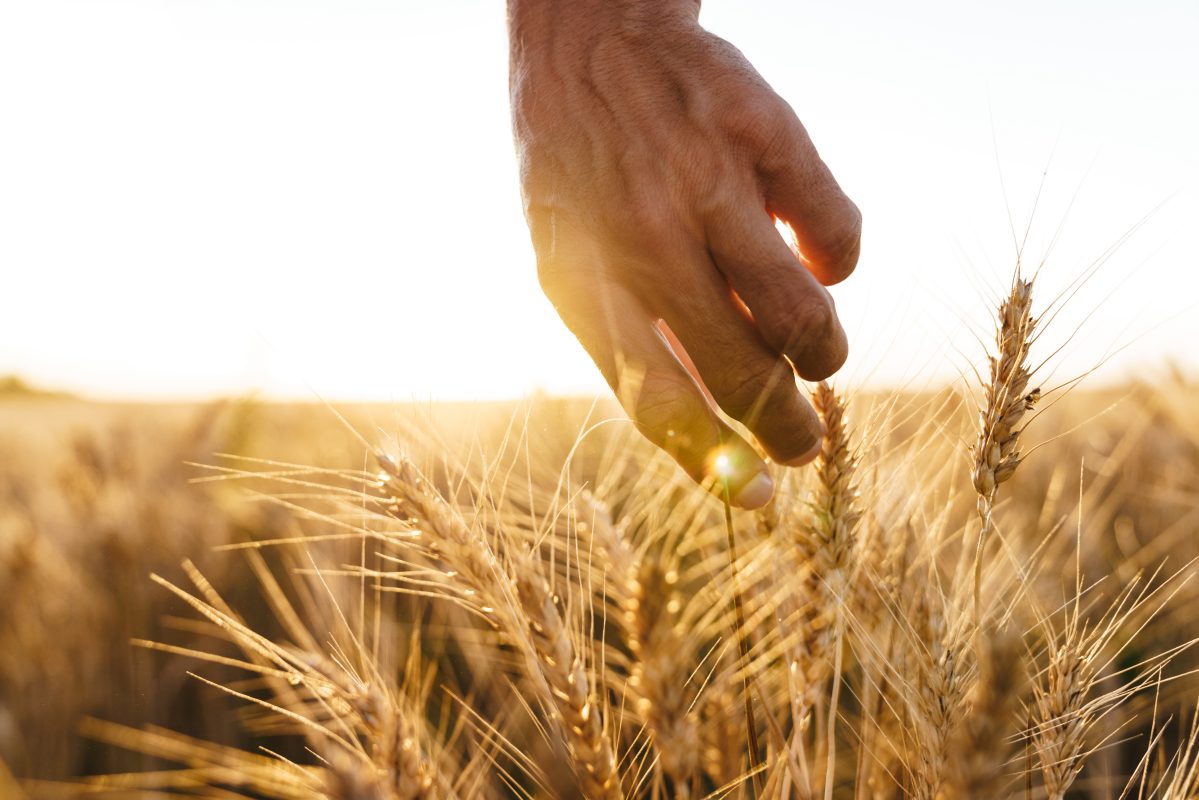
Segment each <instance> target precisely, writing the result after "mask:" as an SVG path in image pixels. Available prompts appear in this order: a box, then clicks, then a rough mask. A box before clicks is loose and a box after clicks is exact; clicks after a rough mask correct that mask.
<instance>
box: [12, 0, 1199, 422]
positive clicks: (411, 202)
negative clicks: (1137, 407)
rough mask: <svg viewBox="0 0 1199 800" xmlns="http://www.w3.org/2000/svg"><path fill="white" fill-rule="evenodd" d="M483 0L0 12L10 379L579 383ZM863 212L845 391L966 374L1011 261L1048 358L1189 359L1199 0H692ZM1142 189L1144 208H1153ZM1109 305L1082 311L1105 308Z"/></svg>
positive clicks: (474, 390)
mask: <svg viewBox="0 0 1199 800" xmlns="http://www.w3.org/2000/svg"><path fill="white" fill-rule="evenodd" d="M503 5H504V4H503V2H502V0H485V1H484V0H441V1H440V2H433V0H426V2H415V0H391V2H383V1H382V0H286V2H285V1H284V0H4V2H3V3H0V118H2V120H3V121H2V122H0V375H3V374H5V373H8V372H17V373H20V374H22V375H23V376H25V377H27V378H29V379H32V380H34V381H36V382H39V383H43V384H48V385H51V386H55V387H60V388H67V389H73V390H78V391H83V392H88V393H92V394H96V395H99V396H105V397H132V396H155V397H197V396H206V395H211V394H216V393H241V392H245V391H250V390H259V391H263V392H266V393H268V394H271V395H276V396H284V397H298V398H301V399H313V398H314V397H315V396H316V395H318V394H319V395H320V396H324V397H330V398H339V399H352V398H372V399H395V400H407V399H414V398H415V399H424V398H469V397H481V396H482V397H509V396H515V395H520V394H523V393H525V392H528V391H530V390H533V389H535V388H544V389H548V390H551V391H592V390H595V389H597V388H599V387H600V386H601V383H600V381H599V379H598V376H597V374H596V373H595V370H594V368H593V367H592V366H591V364H590V362H589V361H588V360H587V358H586V356H585V354H584V353H583V351H582V350H581V348H579V347H578V345H577V344H575V342H574V341H573V339H572V338H571V337H570V336H569V334H568V333H566V331H565V330H564V329H563V328H562V327H561V325H560V323H559V322H558V321H557V318H556V316H555V315H554V313H553V310H552V309H551V308H550V306H549V304H548V303H547V302H546V301H545V300H544V299H543V298H542V296H541V294H540V292H539V290H538V287H537V282H536V278H535V276H534V268H533V261H532V255H531V250H530V247H529V245H528V240H527V234H526V232H525V229H524V223H523V219H522V216H521V211H520V204H519V199H518V195H517V184H516V177H515V167H514V162H513V155H512V144H511V136H510V132H509V127H508V109H507V96H506V92H507V74H506V72H507V55H506V38H505V37H506V32H505V27H504V8H503ZM702 19H703V21H704V23H705V24H706V25H707V26H708V27H709V28H711V29H712V30H714V31H716V32H717V33H720V34H721V35H723V36H725V37H726V38H728V39H730V40H731V41H732V42H734V43H735V44H736V45H737V46H738V47H740V48H741V49H742V50H743V51H744V52H745V53H746V54H747V55H748V56H749V58H750V59H751V60H752V61H753V62H754V64H755V65H756V66H757V67H758V69H759V70H760V71H761V72H762V73H763V75H764V76H765V77H766V78H767V80H769V81H770V82H771V83H772V84H773V85H774V87H775V88H776V89H777V90H778V91H779V92H780V93H781V94H782V95H783V96H784V97H786V98H787V99H788V100H789V101H790V102H791V103H792V105H793V106H794V107H795V108H796V109H797V111H798V112H799V114H800V116H801V118H803V119H804V121H805V123H806V124H807V126H808V128H809V130H810V132H811V134H812V136H813V138H814V140H815V141H816V143H817V146H818V147H819V148H820V150H821V152H822V154H823V155H824V156H825V158H826V160H827V161H828V162H829V164H830V165H831V166H832V168H833V171H834V172H835V173H836V174H837V176H838V177H839V179H840V181H841V183H842V185H843V186H844V187H845V188H846V189H847V191H848V192H849V193H850V195H851V196H852V197H853V198H854V199H855V200H856V201H857V202H858V204H859V205H860V206H861V207H862V209H863V212H864V215H865V220H866V228H865V238H864V245H863V257H862V261H861V263H860V265H859V268H858V272H857V273H856V274H855V276H854V277H853V278H852V279H851V280H850V281H849V282H848V283H846V284H845V285H843V286H842V287H838V288H837V289H836V290H835V296H836V298H837V302H838V307H839V309H840V311H841V313H842V317H843V319H844V321H845V323H846V327H847V329H848V330H849V332H850V341H851V348H852V350H853V354H852V355H851V361H850V364H849V365H848V367H847V370H846V374H847V375H848V377H849V379H851V380H853V381H856V382H861V381H866V380H874V381H884V382H899V381H905V380H906V381H912V380H916V381H918V382H921V383H922V382H924V381H925V380H927V379H930V377H931V379H939V378H947V377H953V376H954V375H956V374H957V373H958V372H959V371H961V370H964V369H967V365H968V364H969V363H971V361H974V362H977V361H979V360H980V359H981V355H980V345H979V344H978V342H977V341H976V340H975V339H974V338H973V333H972V331H973V330H981V329H983V328H984V326H985V325H986V324H987V319H988V317H987V314H988V307H989V306H990V304H991V298H992V297H993V296H994V295H995V294H996V293H997V292H998V291H999V290H1001V289H1002V288H1003V287H1004V286H1005V285H1006V282H1007V278H1008V277H1009V275H1010V270H1011V266H1012V263H1013V245H1012V236H1011V232H1010V228H1009V222H1008V212H1007V206H1005V199H1004V190H1003V188H1001V182H1000V174H1002V176H1003V182H1004V184H1005V185H1006V193H1007V200H1008V205H1010V209H1011V212H1012V216H1013V218H1014V219H1015V221H1016V224H1017V226H1018V227H1020V228H1021V229H1023V226H1024V225H1025V223H1026V222H1027V221H1028V219H1029V216H1030V210H1031V208H1032V204H1033V200H1034V197H1035V195H1036V191H1037V186H1038V184H1039V183H1040V181H1041V175H1042V172H1043V171H1044V168H1045V166H1046V165H1047V164H1048V165H1049V172H1048V177H1047V180H1046V190H1045V193H1044V195H1043V197H1042V201H1041V205H1040V207H1039V209H1038V211H1037V213H1036V215H1035V217H1034V224H1033V233H1032V236H1031V238H1030V240H1029V241H1030V243H1029V248H1028V253H1029V255H1030V257H1032V259H1033V260H1034V261H1036V260H1039V258H1040V256H1042V255H1043V254H1044V253H1045V252H1046V249H1047V246H1048V242H1049V240H1050V238H1051V237H1052V235H1053V233H1054V231H1055V230H1056V229H1057V227H1058V225H1059V223H1060V222H1061V221H1062V219H1063V217H1064V216H1065V212H1066V209H1067V206H1069V204H1070V199H1071V197H1072V196H1075V193H1076V192H1077V200H1076V201H1075V203H1074V206H1073V210H1072V211H1071V212H1070V214H1069V217H1068V219H1067V221H1066V225H1065V228H1064V230H1063V232H1062V235H1061V236H1060V238H1059V239H1058V242H1057V244H1056V245H1055V247H1054V249H1053V251H1052V253H1051V255H1050V258H1049V261H1048V264H1047V266H1046V272H1045V275H1044V279H1043V281H1042V288H1043V293H1044V294H1045V295H1047V294H1049V293H1051V292H1053V291H1056V290H1057V289H1059V288H1061V287H1063V286H1065V285H1067V284H1068V283H1069V282H1070V281H1071V280H1072V279H1073V278H1074V277H1075V276H1077V275H1079V274H1080V273H1081V272H1082V271H1083V270H1084V269H1085V268H1086V267H1087V266H1088V265H1089V264H1090V263H1091V262H1092V261H1093V260H1094V259H1095V258H1097V257H1099V256H1101V255H1102V254H1103V253H1104V252H1105V251H1106V250H1107V249H1108V248H1109V246H1111V245H1112V244H1113V243H1115V242H1116V240H1117V239H1119V238H1120V236H1121V235H1122V234H1123V233H1124V232H1125V231H1126V230H1127V229H1129V228H1131V227H1133V226H1134V225H1135V224H1136V223H1137V222H1138V221H1140V220H1141V219H1142V218H1143V217H1144V216H1145V215H1146V214H1148V213H1149V212H1151V211H1153V210H1154V209H1157V210H1156V212H1155V213H1154V214H1153V215H1152V217H1151V218H1150V219H1149V221H1148V222H1147V224H1146V225H1145V226H1144V227H1143V228H1142V229H1141V230H1140V231H1139V232H1138V233H1137V234H1136V236H1135V237H1133V238H1132V239H1131V240H1130V241H1129V242H1128V243H1126V244H1124V245H1123V246H1122V247H1121V248H1120V249H1119V250H1118V251H1117V252H1116V253H1115V255H1114V256H1113V258H1112V259H1111V260H1110V261H1109V262H1108V263H1107V265H1106V266H1105V267H1104V268H1103V269H1102V270H1101V271H1100V272H1099V273H1098V274H1097V276H1096V277H1095V278H1094V279H1093V280H1092V281H1091V282H1090V283H1089V284H1088V285H1087V286H1086V288H1085V289H1084V290H1083V292H1082V293H1081V294H1080V295H1079V296H1078V297H1076V298H1075V299H1074V300H1073V301H1072V303H1071V305H1069V306H1067V309H1066V312H1064V313H1063V314H1062V315H1061V316H1060V317H1059V318H1058V319H1057V320H1056V321H1055V322H1054V327H1055V329H1056V331H1057V333H1058V337H1057V339H1058V340H1062V339H1065V338H1066V337H1067V335H1068V334H1069V333H1070V332H1071V331H1072V330H1073V328H1074V327H1075V325H1076V324H1077V323H1078V322H1079V321H1081V320H1083V318H1084V317H1087V315H1088V314H1090V313H1091V312H1092V311H1094V314H1093V315H1092V316H1090V317H1089V319H1088V320H1087V322H1086V326H1085V327H1084V328H1083V334H1080V335H1079V336H1077V337H1075V338H1074V340H1073V341H1072V342H1071V343H1070V345H1069V346H1068V348H1067V350H1066V352H1065V353H1064V355H1063V356H1062V358H1063V359H1064V361H1063V362H1062V367H1061V370H1060V374H1061V375H1062V377H1069V375H1070V374H1072V373H1074V372H1078V371H1081V370H1085V369H1086V368H1087V367H1089V366H1091V365H1093V364H1095V363H1096V362H1097V361H1099V360H1100V359H1102V358H1103V357H1104V355H1105V352H1106V351H1107V350H1108V349H1109V348H1111V347H1113V346H1116V347H1119V346H1123V345H1127V347H1126V349H1124V350H1123V351H1122V352H1121V353H1120V354H1119V355H1118V356H1117V357H1116V358H1115V359H1113V360H1112V361H1111V362H1109V363H1108V364H1107V365H1106V367H1105V368H1104V370H1103V374H1104V375H1106V376H1107V377H1109V378H1113V379H1114V378H1119V377H1120V376H1121V375H1122V374H1124V372H1125V371H1127V370H1129V369H1136V370H1142V371H1143V370H1146V369H1156V368H1157V367H1159V366H1160V365H1161V364H1163V363H1164V362H1165V361H1166V360H1167V359H1172V360H1174V361H1176V362H1179V363H1181V364H1185V365H1187V366H1188V367H1189V368H1191V369H1195V368H1199V347H1197V346H1196V344H1195V341H1196V338H1197V336H1199V322H1197V319H1199V308H1197V306H1196V297H1199V263H1197V262H1199V256H1197V255H1196V254H1197V253H1199V241H1196V239H1197V233H1196V231H1197V227H1196V224H1195V220H1196V219H1199V148H1197V147H1196V144H1195V143H1196V142H1199V48H1197V47H1196V45H1195V43H1196V41H1199V4H1196V3H1195V2H1193V0H1177V1H1175V0H1145V1H1144V2H1139V3H1136V4H1132V3H1115V2H1095V1H1094V0H1089V1H1086V2H1084V0H1035V1H1034V0H1017V1H1016V2H1011V3H1004V4H1001V5H995V4H980V3H961V2H950V1H949V0H943V1H941V2H926V1H925V0H911V1H910V2H906V3H894V2H890V1H889V0H861V1H859V2H845V3H826V2H810V1H807V2H794V1H793V0H788V1H786V2H784V0H706V2H705V8H704V11H703V14H702ZM1163 203H1164V205H1163ZM1096 306H1099V308H1098V310H1095V308H1096Z"/></svg>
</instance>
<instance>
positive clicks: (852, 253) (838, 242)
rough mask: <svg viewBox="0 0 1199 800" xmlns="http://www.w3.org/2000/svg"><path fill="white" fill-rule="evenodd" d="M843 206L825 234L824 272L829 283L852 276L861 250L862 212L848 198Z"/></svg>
mask: <svg viewBox="0 0 1199 800" xmlns="http://www.w3.org/2000/svg"><path fill="white" fill-rule="evenodd" d="M844 205H845V208H844V210H842V211H841V212H839V213H838V214H837V219H836V221H835V222H832V223H830V225H829V229H828V233H827V239H828V243H827V245H826V248H825V250H826V252H825V254H824V255H825V259H826V263H825V265H824V266H825V269H824V271H825V273H826V277H827V278H828V282H829V283H837V282H840V281H843V280H845V279H846V278H848V277H849V276H850V275H852V274H853V271H854V269H855V268H856V267H857V265H858V256H859V255H860V253H861V249H862V212H861V211H859V210H858V207H857V206H856V205H855V204H854V203H853V202H852V201H850V200H849V199H848V198H847V199H845V201H844Z"/></svg>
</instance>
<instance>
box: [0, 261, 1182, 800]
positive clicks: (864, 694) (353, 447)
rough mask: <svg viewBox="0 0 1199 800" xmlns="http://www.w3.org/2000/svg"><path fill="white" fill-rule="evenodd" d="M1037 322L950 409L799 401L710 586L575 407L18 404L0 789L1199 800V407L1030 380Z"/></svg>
mask: <svg viewBox="0 0 1199 800" xmlns="http://www.w3.org/2000/svg"><path fill="white" fill-rule="evenodd" d="M1035 289H1036V287H1034V286H1033V284H1032V283H1031V282H1028V281H1025V280H1023V279H1021V278H1020V277H1019V276H1017V277H1016V278H1015V279H1014V280H1013V282H1012V284H1011V286H1010V287H1008V290H1007V292H1006V294H1005V296H1004V297H1003V298H1002V301H1001V302H1000V303H999V306H998V310H999V314H998V320H997V323H996V338H995V342H994V344H993V345H992V347H991V349H992V352H991V354H990V361H989V365H987V366H985V367H984V368H983V369H980V370H979V377H978V379H977V380H975V381H973V384H974V385H973V391H966V390H965V389H962V390H950V389H947V390H944V391H942V392H936V393H906V394H905V393H890V394H877V393H873V394H872V393H868V392H861V393H853V392H850V391H847V390H846V389H845V388H844V387H831V386H829V385H826V384H821V385H818V386H816V387H815V388H814V395H813V400H814V404H815V406H816V408H817V410H818V411H819V412H820V414H821V416H822V417H823V420H824V422H825V426H826V430H827V432H826V436H825V441H824V444H823V448H822V451H821V453H820V456H819V458H818V460H817V463H816V464H815V466H814V467H812V468H807V469H803V470H787V471H785V472H783V473H781V475H782V479H781V481H780V485H779V488H778V491H777V493H776V497H775V499H774V501H772V503H771V504H770V505H769V506H767V507H766V508H765V509H763V510H761V511H759V512H739V511H735V512H733V514H732V517H731V525H732V531H733V534H734V537H735V543H736V559H735V561H734V560H733V559H732V558H731V553H730V550H729V547H728V544H727V542H728V539H727V536H728V530H727V528H726V517H725V508H724V507H723V505H722V503H721V502H720V499H719V491H718V489H719V487H695V486H693V485H691V484H690V483H689V482H688V481H687V480H686V479H685V478H682V477H680V476H679V474H678V472H677V470H676V469H675V468H674V467H673V465H672V464H671V463H670V462H669V460H668V459H666V458H665V457H664V456H662V455H661V454H660V453H657V452H656V451H654V450H653V449H652V448H650V447H649V446H648V445H646V444H644V443H643V442H642V441H641V440H640V439H638V438H637V436H636V434H635V433H634V432H631V431H630V430H629V429H628V426H626V425H622V424H610V423H609V422H608V420H609V419H610V418H611V412H610V409H608V408H606V407H602V406H596V405H593V404H588V403H585V402H581V401H569V400H550V399H544V398H540V399H537V398H535V399H533V400H530V401H529V402H527V403H525V404H523V405H521V406H519V407H512V406H498V405H497V406H490V407H484V406H475V407H458V406H448V405H446V406H437V407H430V408H424V409H418V408H393V409H384V408H379V407H351V408H345V409H342V410H341V411H342V413H343V414H344V417H341V416H338V415H336V414H334V413H333V412H332V411H331V410H329V409H326V408H323V407H312V408H305V407H301V406H286V407H285V406H261V405H255V404H252V403H237V404H224V405H213V406H210V407H205V408H195V409H193V408H186V407H177V408H171V407H157V408H154V409H141V408H125V409H122V408H120V407H111V406H106V407H99V406H89V405H88V404H85V403H81V402H76V401H72V400H70V399H66V398H39V397H35V396H30V395H28V394H24V393H18V392H17V389H18V388H20V387H16V386H15V385H14V386H13V387H9V391H8V392H7V395H6V396H7V397H8V398H9V399H6V400H3V401H2V402H0V599H2V601H3V609H4V611H3V615H2V617H0V759H2V762H3V764H4V767H3V769H0V795H3V796H4V797H10V796H11V797H20V796H22V795H27V796H30V797H69V796H78V795H80V794H83V793H87V794H88V795H89V796H90V795H91V794H97V795H100V796H108V797H161V796H172V795H184V796H203V797H215V798H233V797H244V798H283V799H288V800H290V799H291V798H297V799H299V798H322V797H327V798H336V799H337V800H360V799H361V800H364V799H366V798H371V799H372V800H374V799H379V800H383V799H385V798H386V799H387V800H391V799H393V798H516V797H565V798H575V797H585V798H622V797H627V798H641V797H644V798H700V797H728V798H739V797H750V796H757V797H772V798H775V797H799V798H809V797H824V798H830V797H838V798H840V797H844V798H855V800H857V799H859V798H898V797H916V798H927V799H929V800H931V799H932V798H988V797H1013V798H1020V797H1036V798H1041V797H1048V798H1066V797H1078V798H1084V797H1085V798H1117V797H1130V798H1131V797H1136V798H1171V799H1173V800H1182V799H1183V798H1195V797H1199V754H1197V751H1196V746H1197V744H1196V743H1197V739H1196V728H1195V725H1196V720H1197V717H1196V714H1195V706H1196V702H1197V700H1199V677H1196V676H1195V674H1194V673H1193V670H1194V669H1195V667H1196V656H1195V653H1194V652H1192V647H1191V645H1192V644H1193V643H1194V642H1195V641H1196V638H1197V637H1199V616H1197V615H1196V613H1195V609H1196V608H1199V606H1197V605H1196V599H1197V596H1196V593H1197V592H1199V586H1197V585H1196V582H1195V581H1194V580H1192V578H1193V576H1194V572H1195V563H1194V559H1195V557H1196V556H1199V538H1197V537H1196V536H1195V529H1196V523H1197V520H1199V510H1197V509H1199V428H1197V427H1196V425H1197V422H1196V420H1197V417H1196V416H1195V413H1194V409H1195V407H1196V401H1197V399H1199V398H1197V397H1196V392H1197V389H1196V387H1195V386H1194V385H1193V384H1191V383H1188V382H1187V381H1186V380H1184V379H1182V378H1181V377H1178V376H1156V377H1154V378H1153V379H1149V378H1148V377H1147V378H1146V379H1145V380H1144V381H1141V382H1134V383H1130V384H1128V385H1126V386H1124V387H1122V388H1118V389H1106V390H1102V391H1098V390H1096V391H1089V392H1084V391H1073V388H1074V383H1073V382H1070V381H1066V382H1064V383H1059V384H1058V385H1056V386H1039V385H1037V382H1038V380H1039V372H1040V370H1039V366H1040V364H1041V363H1042V361H1037V360H1036V359H1037V358H1040V359H1042V360H1043V359H1045V358H1047V357H1051V355H1052V353H1051V350H1050V349H1049V348H1042V349H1043V350H1044V352H1040V353H1038V347H1039V342H1038V339H1037V337H1038V336H1039V335H1040V334H1041V331H1042V330H1043V325H1042V323H1043V321H1045V320H1046V318H1047V313H1048V312H1051V310H1052V308H1053V301H1052V300H1050V302H1047V303H1046V304H1045V305H1044V306H1043V307H1038V305H1037V297H1036V294H1037V293H1036V291H1035ZM221 454H228V455H221ZM734 586H736V587H737V588H738V589H739V590H740V591H739V594H740V596H741V600H742V601H743V609H741V610H742V612H743V613H741V614H738V613H737V610H736V607H735V604H734V597H733V587H734ZM739 642H740V643H744V645H745V648H746V651H747V652H746V653H745V655H744V656H743V655H742V654H741V652H740V648H739ZM747 712H748V713H747ZM751 721H752V722H751ZM751 735H752V738H754V739H756V740H757V741H758V742H759V743H760V755H755V753H754V749H753V748H751V747H750V746H749V741H750V739H751Z"/></svg>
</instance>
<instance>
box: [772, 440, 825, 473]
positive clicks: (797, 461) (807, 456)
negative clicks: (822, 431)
mask: <svg viewBox="0 0 1199 800" xmlns="http://www.w3.org/2000/svg"><path fill="white" fill-rule="evenodd" d="M823 444H824V442H823V441H822V440H817V442H816V444H814V445H812V449H811V450H809V451H808V452H806V453H804V454H803V455H802V456H797V457H795V458H793V459H791V460H790V461H783V462H782V464H783V466H785V467H802V466H803V465H804V464H810V463H812V461H814V460H815V459H816V456H818V455H820V448H821V447H822V446H823Z"/></svg>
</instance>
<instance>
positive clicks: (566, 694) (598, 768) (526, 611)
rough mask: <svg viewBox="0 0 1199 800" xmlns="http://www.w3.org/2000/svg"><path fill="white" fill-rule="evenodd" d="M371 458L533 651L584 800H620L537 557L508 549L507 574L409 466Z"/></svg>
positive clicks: (389, 487) (611, 759)
mask: <svg viewBox="0 0 1199 800" xmlns="http://www.w3.org/2000/svg"><path fill="white" fill-rule="evenodd" d="M377 459H378V461H379V464H380V466H381V467H382V468H383V475H382V480H381V483H382V484H383V487H382V488H384V489H385V490H386V491H388V492H389V493H390V494H391V496H392V498H393V499H394V500H396V501H397V502H398V503H399V505H400V512H401V514H402V515H406V516H408V517H412V518H415V519H416V520H417V521H418V522H420V523H423V525H424V526H425V528H427V529H428V533H429V534H430V535H431V536H435V537H436V538H437V539H438V543H439V545H440V547H439V548H438V552H439V554H440V556H441V557H442V559H443V560H444V561H445V562H446V563H447V564H448V565H449V566H450V567H451V568H453V569H454V570H456V572H457V573H458V576H459V577H460V578H461V579H462V580H463V581H465V582H466V583H467V584H468V585H469V587H470V589H471V590H472V591H474V592H476V593H477V594H478V595H479V599H480V600H482V601H483V602H485V603H486V611H487V612H488V613H489V614H493V615H495V616H496V617H497V618H498V619H499V620H501V621H502V623H503V624H502V626H501V627H505V628H507V631H506V632H507V633H508V634H509V635H510V636H512V638H514V639H515V640H516V644H518V645H520V646H523V647H527V648H529V650H531V652H529V653H527V655H529V656H530V657H529V659H528V660H529V661H530V662H531V663H532V664H534V665H535V666H536V673H537V674H538V675H539V676H540V677H541V678H542V679H543V681H544V685H543V695H544V696H545V697H544V699H545V700H546V701H547V704H548V706H549V707H550V708H552V709H553V710H554V712H555V718H556V719H557V721H558V722H559V724H560V728H561V730H562V733H563V736H564V738H565V740H566V744H567V747H568V749H569V751H570V754H571V756H572V758H573V766H574V768H575V773H576V775H577V776H578V778H579V783H580V785H581V788H582V789H583V793H584V795H585V797H587V798H588V800H616V799H617V798H620V797H622V790H621V785H620V776H619V775H618V774H617V770H616V758H615V756H614V754H613V752H612V745H611V743H610V742H609V740H608V735H607V730H606V729H605V725H604V715H603V710H602V708H601V707H600V705H599V704H598V703H597V702H596V700H595V698H594V697H593V692H592V686H591V681H590V678H589V676H588V674H587V670H586V669H585V668H584V665H583V661H582V659H581V658H580V657H579V655H578V653H577V651H576V649H575V646H574V642H573V641H572V639H571V637H570V633H569V631H568V629H567V627H566V625H565V623H564V621H563V619H562V614H561V612H560V611H559V610H558V606H557V604H556V603H555V598H554V593H553V590H552V589H551V588H550V584H549V581H548V580H547V579H546V578H545V575H544V574H543V571H542V569H541V566H540V564H539V563H538V562H537V560H536V558H535V557H534V556H533V554H531V553H529V552H527V551H524V550H520V549H519V548H513V549H512V550H513V551H514V552H509V554H508V560H509V567H508V569H505V568H504V567H503V565H501V564H500V563H499V561H498V559H496V557H495V556H494V554H493V552H492V550H491V547H490V545H489V544H488V542H487V540H486V539H485V538H484V537H482V536H478V535H475V534H474V533H473V532H472V531H471V529H470V527H469V526H468V525H467V523H466V521H465V520H464V519H463V518H462V515H461V514H460V513H459V512H458V511H457V509H455V508H453V507H452V506H450V504H449V503H447V502H446V501H445V499H444V498H442V497H441V495H440V494H439V493H438V492H437V491H436V489H434V488H433V486H432V485H431V484H430V483H429V481H428V480H427V479H425V477H424V476H423V475H421V473H420V471H419V470H418V469H417V468H416V466H415V465H414V464H412V462H411V461H409V460H408V459H405V458H400V459H392V458H390V457H389V456H387V455H386V454H382V453H380V454H377Z"/></svg>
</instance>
